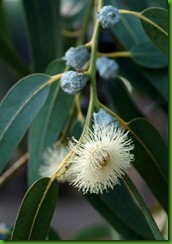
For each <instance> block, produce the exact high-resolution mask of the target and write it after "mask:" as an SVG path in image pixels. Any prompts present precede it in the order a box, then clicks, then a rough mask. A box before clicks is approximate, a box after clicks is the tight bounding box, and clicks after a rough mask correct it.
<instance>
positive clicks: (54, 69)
mask: <svg viewBox="0 0 172 244" xmlns="http://www.w3.org/2000/svg"><path fill="white" fill-rule="evenodd" d="M65 64H66V61H64V60H62V59H61V58H58V59H55V60H53V61H52V62H51V63H50V64H49V65H48V66H47V68H46V70H45V73H46V74H48V75H55V74H58V73H60V72H63V71H64V69H65Z"/></svg>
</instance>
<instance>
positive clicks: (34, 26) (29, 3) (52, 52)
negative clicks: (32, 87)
mask: <svg viewBox="0 0 172 244" xmlns="http://www.w3.org/2000/svg"><path fill="white" fill-rule="evenodd" d="M23 5H24V9H25V13H26V20H27V25H28V30H29V34H30V40H31V46H32V53H33V59H34V60H33V62H34V65H35V71H36V72H43V71H44V70H45V68H46V66H47V65H48V64H49V62H51V61H52V60H53V59H55V58H57V57H60V56H61V54H62V53H61V52H62V45H61V44H62V43H61V32H60V15H59V8H60V1H58V0H44V4H42V0H36V1H35V0H23Z"/></svg>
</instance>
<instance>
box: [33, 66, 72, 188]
mask: <svg viewBox="0 0 172 244" xmlns="http://www.w3.org/2000/svg"><path fill="white" fill-rule="evenodd" d="M57 69H58V72H57V73H59V72H62V71H63V70H64V62H63V61H62V62H61V61H59V62H58V63H57ZM51 71H52V70H51ZM51 71H50V70H47V72H48V73H51V74H52V72H51ZM53 71H54V69H53ZM56 71H57V70H56ZM73 101H74V96H71V95H68V94H67V93H65V92H63V91H62V89H61V88H60V84H59V81H57V82H55V83H54V84H52V85H51V87H50V92H49V95H48V98H47V101H46V103H45V104H44V106H43V108H42V109H41V111H40V113H39V114H38V116H37V118H36V120H35V121H34V123H33V126H32V130H31V135H30V141H29V152H30V159H29V171H28V178H29V184H32V183H33V182H34V181H35V180H37V179H38V178H39V168H40V165H41V164H42V160H43V153H44V151H45V150H46V149H47V147H50V146H52V145H53V144H54V143H55V141H56V140H57V138H58V137H59V135H60V133H61V131H62V130H63V128H64V125H65V123H66V121H67V118H68V114H69V111H70V109H71V106H72V104H73Z"/></svg>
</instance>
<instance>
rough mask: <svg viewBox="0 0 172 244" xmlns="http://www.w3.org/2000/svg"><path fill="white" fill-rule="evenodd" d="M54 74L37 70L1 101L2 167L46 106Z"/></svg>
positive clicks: (0, 159) (0, 153)
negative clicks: (36, 72)
mask: <svg viewBox="0 0 172 244" xmlns="http://www.w3.org/2000/svg"><path fill="white" fill-rule="evenodd" d="M50 78H51V77H50V76H48V75H44V74H34V75H30V76H27V77H25V78H24V79H22V80H20V81H19V82H18V83H17V84H16V85H15V86H13V87H12V88H11V90H10V91H9V92H8V93H7V95H6V96H5V98H4V99H3V101H2V102H1V104H0V121H1V123H0V155H1V158H0V171H2V169H3V168H4V166H5V163H6V162H7V161H8V159H9V158H10V156H11V154H12V152H13V151H14V150H15V148H16V147H17V145H18V144H19V142H20V141H21V139H22V137H23V136H24V134H25V132H26V131H27V129H28V128H29V126H30V125H31V123H32V122H33V120H34V119H35V117H36V115H37V114H38V112H39V110H40V109H41V107H42V106H43V104H44V102H45V100H46V98H47V96H48V92H49V86H48V81H49V79H50Z"/></svg>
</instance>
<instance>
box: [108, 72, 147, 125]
mask: <svg viewBox="0 0 172 244" xmlns="http://www.w3.org/2000/svg"><path fill="white" fill-rule="evenodd" d="M107 86H108V87H107V90H108V91H109V93H110V96H111V100H112V103H113V104H114V106H115V107H116V108H117V110H118V112H119V114H120V116H121V117H122V118H123V119H124V120H125V121H130V120H131V119H134V118H136V117H144V115H143V114H142V113H141V111H140V110H139V109H138V108H137V106H136V105H135V103H134V101H133V100H132V98H131V94H130V93H129V91H128V90H127V87H126V86H125V85H124V83H123V81H122V77H121V78H119V77H118V78H116V79H115V80H109V81H108V83H107Z"/></svg>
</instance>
